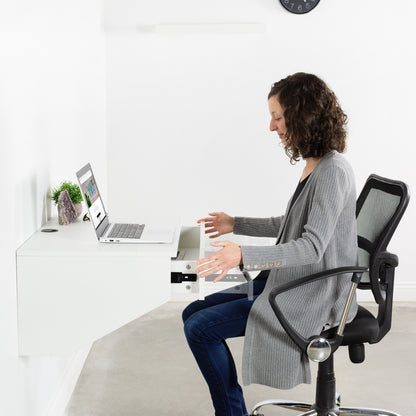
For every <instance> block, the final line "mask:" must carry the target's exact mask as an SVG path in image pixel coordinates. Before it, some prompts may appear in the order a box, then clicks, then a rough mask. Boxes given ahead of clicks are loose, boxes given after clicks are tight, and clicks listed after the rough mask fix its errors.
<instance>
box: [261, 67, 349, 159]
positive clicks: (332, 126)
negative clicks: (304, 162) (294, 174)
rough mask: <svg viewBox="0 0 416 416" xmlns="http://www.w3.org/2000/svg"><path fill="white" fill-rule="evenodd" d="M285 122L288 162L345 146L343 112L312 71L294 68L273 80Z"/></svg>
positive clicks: (328, 90) (341, 149) (346, 119)
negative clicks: (307, 71) (306, 71)
mask: <svg viewBox="0 0 416 416" xmlns="http://www.w3.org/2000/svg"><path fill="white" fill-rule="evenodd" d="M271 97H276V98H277V100H278V101H279V103H280V105H281V106H282V108H283V111H284V113H283V116H284V118H285V123H286V128H287V132H286V145H285V152H286V154H287V155H288V156H289V157H290V161H291V163H294V162H295V161H296V162H297V161H298V160H299V158H300V157H302V158H307V157H316V158H319V157H322V156H324V155H325V154H327V153H328V152H330V151H332V150H337V151H338V152H340V153H342V152H343V151H344V150H345V146H346V136H347V130H346V125H347V121H348V118H347V115H346V114H345V113H344V112H343V110H342V109H341V106H340V105H339V102H338V99H337V97H336V96H335V94H334V93H333V91H331V89H330V88H329V87H328V86H327V85H326V84H325V82H324V81H322V80H321V79H320V78H318V77H317V76H316V75H313V74H306V73H304V72H298V73H296V74H293V75H289V76H288V77H286V78H284V79H282V80H280V81H279V82H276V83H275V84H273V86H272V88H271V90H270V93H269V95H268V99H270V98H271Z"/></svg>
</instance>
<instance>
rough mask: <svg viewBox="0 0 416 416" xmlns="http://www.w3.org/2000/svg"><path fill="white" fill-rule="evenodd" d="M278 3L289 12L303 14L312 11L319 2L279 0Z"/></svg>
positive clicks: (312, 0) (315, 0)
mask: <svg viewBox="0 0 416 416" xmlns="http://www.w3.org/2000/svg"><path fill="white" fill-rule="evenodd" d="M280 3H282V6H283V7H284V8H285V9H286V10H288V11H289V12H292V13H296V14H305V13H308V12H310V11H311V10H312V9H314V8H315V7H316V5H317V4H318V3H319V0H280Z"/></svg>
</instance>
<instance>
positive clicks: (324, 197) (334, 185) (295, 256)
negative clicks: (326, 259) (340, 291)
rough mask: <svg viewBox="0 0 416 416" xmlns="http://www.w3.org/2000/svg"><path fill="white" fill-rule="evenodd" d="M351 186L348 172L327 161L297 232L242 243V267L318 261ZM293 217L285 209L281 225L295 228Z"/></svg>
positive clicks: (332, 231) (292, 264)
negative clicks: (280, 239)
mask: <svg viewBox="0 0 416 416" xmlns="http://www.w3.org/2000/svg"><path fill="white" fill-rule="evenodd" d="M351 186H352V184H351V179H350V177H349V175H348V173H347V172H346V171H345V170H344V169H343V168H342V167H340V166H336V165H331V166H329V167H327V168H326V169H325V170H324V171H322V172H320V175H319V177H318V178H317V181H316V185H315V187H314V189H313V190H312V191H311V195H308V200H309V201H310V203H309V204H308V205H309V208H308V210H309V214H308V216H307V220H306V223H305V224H304V225H303V227H301V230H302V231H301V235H300V236H299V237H297V238H294V239H292V240H290V241H287V242H284V243H281V244H278V245H275V246H266V247H264V246H242V247H241V250H242V258H243V268H244V269H245V270H255V269H257V270H267V269H272V268H282V267H293V266H303V265H307V264H314V263H318V262H319V261H320V260H321V259H322V257H323V255H324V253H325V250H326V248H327V246H328V244H329V242H330V240H331V238H332V237H333V235H334V232H335V228H336V225H337V222H338V219H339V216H340V215H341V213H342V211H343V209H344V207H345V205H346V203H347V198H349V194H350V192H349V190H350V189H351ZM354 203H355V196H354ZM305 209H306V208H305ZM297 221H299V219H298V218H293V216H290V213H289V216H288V218H287V219H286V222H285V224H284V227H285V229H286V227H293V228H294V229H298V228H299V224H298V223H297Z"/></svg>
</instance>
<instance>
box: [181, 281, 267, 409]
mask: <svg viewBox="0 0 416 416" xmlns="http://www.w3.org/2000/svg"><path fill="white" fill-rule="evenodd" d="M265 284H266V280H259V281H257V280H254V281H252V282H249V283H245V284H242V285H240V286H237V288H236V287H234V288H231V289H228V290H225V291H222V292H218V293H214V294H213V295H210V296H207V297H206V298H205V300H197V301H195V302H192V303H191V304H190V305H188V306H187V307H186V308H185V310H184V311H183V313H182V319H183V322H184V330H185V336H186V339H187V341H188V344H189V347H190V348H191V351H192V353H193V354H194V357H195V359H196V361H197V363H198V366H199V369H200V370H201V372H202V375H203V376H204V378H205V381H206V382H207V383H208V387H209V390H210V393H211V398H212V402H213V405H214V408H215V415H216V416H243V415H244V416H245V415H247V414H248V413H247V409H246V405H245V403H244V397H243V391H242V389H241V387H240V385H239V384H238V381H237V371H236V368H235V364H234V360H233V357H232V355H231V352H230V350H229V348H228V346H227V344H226V342H225V340H226V339H227V338H234V337H241V336H244V334H245V329H246V324H247V318H248V314H249V312H250V309H251V306H252V305H253V302H254V300H255V299H256V298H257V296H258V295H259V294H260V293H261V292H262V291H263V289H264V285H265ZM249 285H251V287H250V286H249ZM251 291H252V292H251ZM250 292H251V293H250ZM247 293H250V295H252V296H250V297H248V296H247Z"/></svg>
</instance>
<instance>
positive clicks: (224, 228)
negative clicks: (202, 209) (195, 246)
mask: <svg viewBox="0 0 416 416" xmlns="http://www.w3.org/2000/svg"><path fill="white" fill-rule="evenodd" d="M208 215H209V217H207V218H201V219H200V220H198V221H197V223H198V224H200V223H201V222H202V221H204V222H205V234H213V233H216V234H214V235H211V236H210V237H209V238H216V237H219V236H220V235H224V234H228V233H232V232H233V227H234V217H231V216H230V215H227V214H226V213H225V212H210V213H209V214H208Z"/></svg>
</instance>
